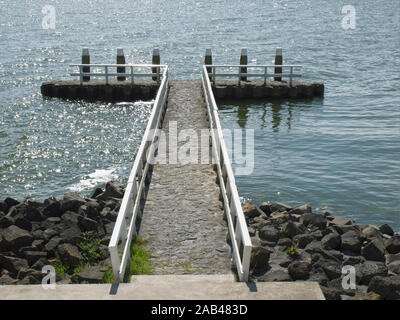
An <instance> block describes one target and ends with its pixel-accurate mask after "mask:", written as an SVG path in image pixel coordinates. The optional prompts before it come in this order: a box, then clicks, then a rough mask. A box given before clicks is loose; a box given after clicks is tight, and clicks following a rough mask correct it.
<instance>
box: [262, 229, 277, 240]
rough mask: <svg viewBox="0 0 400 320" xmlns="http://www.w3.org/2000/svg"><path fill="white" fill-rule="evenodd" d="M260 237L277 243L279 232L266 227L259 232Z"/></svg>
mask: <svg viewBox="0 0 400 320" xmlns="http://www.w3.org/2000/svg"><path fill="white" fill-rule="evenodd" d="M259 237H260V239H262V240H265V241H269V242H277V241H278V240H279V231H278V230H277V229H276V228H275V227H273V226H265V227H263V228H261V230H260V231H259Z"/></svg>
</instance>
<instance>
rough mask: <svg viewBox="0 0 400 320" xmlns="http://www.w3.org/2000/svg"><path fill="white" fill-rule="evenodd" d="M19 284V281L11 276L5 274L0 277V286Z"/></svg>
mask: <svg viewBox="0 0 400 320" xmlns="http://www.w3.org/2000/svg"><path fill="white" fill-rule="evenodd" d="M17 282H18V280H17V279H14V278H12V277H11V276H10V275H9V274H3V275H2V276H1V277H0V285H14V284H16V283H17Z"/></svg>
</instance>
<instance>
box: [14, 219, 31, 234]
mask: <svg viewBox="0 0 400 320" xmlns="http://www.w3.org/2000/svg"><path fill="white" fill-rule="evenodd" d="M14 224H15V225H16V226H17V227H20V228H21V229H24V230H26V231H32V222H30V221H29V220H27V219H25V218H23V217H17V218H16V219H15V222H14Z"/></svg>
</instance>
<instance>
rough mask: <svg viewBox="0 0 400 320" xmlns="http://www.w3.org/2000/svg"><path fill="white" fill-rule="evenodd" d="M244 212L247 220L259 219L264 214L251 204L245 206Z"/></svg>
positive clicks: (243, 206) (243, 207)
mask: <svg viewBox="0 0 400 320" xmlns="http://www.w3.org/2000/svg"><path fill="white" fill-rule="evenodd" d="M242 210H243V214H244V216H245V217H246V219H251V218H255V217H258V216H259V215H260V214H261V213H262V211H261V210H259V209H258V208H257V206H256V205H255V204H253V203H250V202H247V203H245V204H243V205H242Z"/></svg>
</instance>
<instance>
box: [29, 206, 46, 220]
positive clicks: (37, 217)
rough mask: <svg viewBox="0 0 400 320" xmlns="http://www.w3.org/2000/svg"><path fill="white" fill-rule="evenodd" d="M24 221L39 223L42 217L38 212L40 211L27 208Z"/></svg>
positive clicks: (34, 208)
mask: <svg viewBox="0 0 400 320" xmlns="http://www.w3.org/2000/svg"><path fill="white" fill-rule="evenodd" d="M25 217H26V219H28V220H29V221H37V222H40V221H42V220H43V216H42V214H41V212H40V210H39V209H38V208H36V207H30V206H28V209H27V211H26V214H25Z"/></svg>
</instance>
